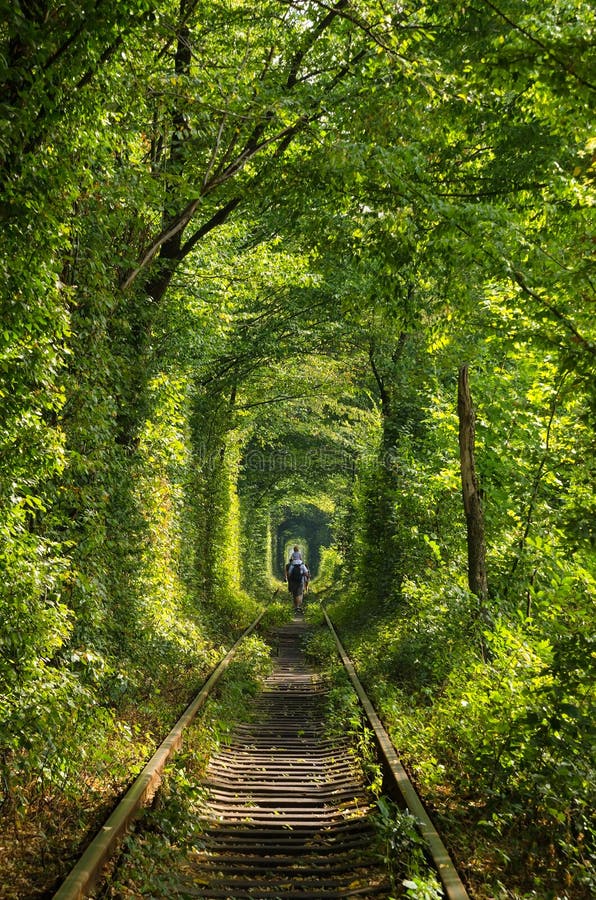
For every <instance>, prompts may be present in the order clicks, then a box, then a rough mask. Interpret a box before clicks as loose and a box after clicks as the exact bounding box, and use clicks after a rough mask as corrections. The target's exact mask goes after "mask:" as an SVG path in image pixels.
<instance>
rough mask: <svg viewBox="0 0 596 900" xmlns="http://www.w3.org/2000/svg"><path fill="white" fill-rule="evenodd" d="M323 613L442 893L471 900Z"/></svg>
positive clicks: (453, 898) (454, 899)
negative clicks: (439, 883)
mask: <svg viewBox="0 0 596 900" xmlns="http://www.w3.org/2000/svg"><path fill="white" fill-rule="evenodd" d="M323 614H324V616H325V621H326V622H327V626H328V627H329V629H330V631H331V633H332V635H333V637H334V639H335V643H336V645H337V650H338V653H339V656H340V658H341V661H342V663H343V665H344V668H345V670H346V672H347V674H348V677H349V679H350V681H351V682H352V686H353V688H354V690H355V691H356V693H357V695H358V699H359V700H360V703H361V705H362V708H363V710H364V712H365V714H366V718H367V719H368V722H369V724H370V726H371V728H372V729H373V731H374V733H375V737H376V741H377V745H378V748H379V751H380V753H381V756H382V758H383V761H384V763H385V767H386V771H387V772H388V773H390V775H391V777H392V779H393V780H394V784H395V787H396V788H397V791H398V793H399V795H400V796H401V798H402V799H403V802H404V804H405V805H406V807H407V808H408V809H409V810H410V812H411V813H412V815H413V816H415V817H416V819H417V820H418V823H419V824H418V827H419V830H420V833H421V834H422V836H423V838H424V839H425V841H426V844H427V846H428V849H429V852H430V855H431V857H432V860H433V863H434V865H435V867H436V869H437V872H438V874H439V877H440V879H441V881H442V883H443V888H444V890H445V896H446V897H447V900H470V898H469V895H468V892H467V891H466V889H465V887H464V885H463V882H462V880H461V878H460V877H459V875H458V873H457V869H456V868H455V865H454V863H453V860H452V859H451V857H450V855H449V853H448V851H447V848H446V847H445V845H444V843H443V841H442V840H441V838H440V837H439V834H438V832H437V830H436V828H435V826H434V825H433V823H432V821H431V819H430V816H429V815H428V813H427V812H426V810H425V808H424V806H423V805H422V802H421V800H420V798H419V796H418V794H417V793H416V790H415V788H414V786H413V784H412V782H411V781H410V779H409V778H408V775H407V773H406V771H405V769H404V767H403V766H402V764H401V763H400V761H399V758H398V756H397V753H396V750H395V747H394V746H393V744H392V743H391V740H390V738H389V735H388V734H387V732H386V731H385V729H384V727H383V725H382V723H381V720H380V719H379V717H378V715H377V714H376V712H375V710H374V708H373V705H372V703H371V702H370V700H369V699H368V696H367V694H366V691H365V690H364V688H363V686H362V684H361V682H360V679H359V678H358V675H357V674H356V670H355V668H354V665H353V663H352V661H351V660H350V658H349V656H348V654H347V653H346V651H345V649H344V647H343V645H342V643H341V641H340V639H339V637H338V635H337V632H336V630H335V628H334V627H333V623H332V622H331V619H330V618H329V616H328V614H327V611H326V610H325V609H323Z"/></svg>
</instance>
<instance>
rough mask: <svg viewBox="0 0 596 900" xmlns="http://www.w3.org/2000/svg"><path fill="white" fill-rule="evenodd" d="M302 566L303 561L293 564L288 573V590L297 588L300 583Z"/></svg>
mask: <svg viewBox="0 0 596 900" xmlns="http://www.w3.org/2000/svg"><path fill="white" fill-rule="evenodd" d="M302 566H303V563H301V562H300V563H297V564H296V565H293V566H292V567H291V569H290V572H289V574H288V587H289V588H290V590H292V588H299V587H300V586H301V584H302Z"/></svg>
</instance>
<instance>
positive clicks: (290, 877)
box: [188, 620, 390, 900]
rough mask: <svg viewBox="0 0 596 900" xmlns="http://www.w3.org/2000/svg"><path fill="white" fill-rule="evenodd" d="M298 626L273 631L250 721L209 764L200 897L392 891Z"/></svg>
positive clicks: (365, 803) (363, 795)
mask: <svg viewBox="0 0 596 900" xmlns="http://www.w3.org/2000/svg"><path fill="white" fill-rule="evenodd" d="M304 628H305V626H304V623H303V621H300V620H298V621H295V622H294V623H292V625H290V626H288V627H286V628H284V629H282V630H280V632H279V640H280V654H279V657H278V658H277V661H276V667H275V670H274V672H273V674H272V675H271V676H269V678H268V679H267V681H266V683H265V686H264V690H263V691H262V693H261V694H260V695H259V697H258V698H257V699H256V700H255V702H254V708H253V720H252V721H251V722H250V724H247V725H239V726H237V727H236V729H235V731H234V733H233V734H232V739H231V742H230V743H229V744H228V745H227V746H226V747H225V748H223V749H222V750H221V751H220V752H219V753H217V754H216V755H215V756H214V757H213V758H212V759H211V761H210V763H209V767H208V769H207V779H206V785H207V787H208V789H209V797H208V801H207V803H206V807H205V819H204V821H205V825H206V828H207V831H206V835H205V844H206V846H205V849H204V851H203V852H202V853H200V854H197V856H196V857H195V860H194V865H193V868H194V879H193V880H194V882H195V884H196V883H197V882H199V884H200V887H197V888H196V890H197V891H198V893H197V896H201V897H204V898H211V897H222V898H229V897H234V898H239V900H240V898H251V897H252V898H253V900H254V898H255V897H259V898H268V897H284V898H291V897H302V898H304V897H310V898H313V900H314V898H328V897H355V896H367V897H372V896H382V897H387V896H389V893H388V892H389V888H390V884H389V879H388V877H387V873H386V871H385V870H384V868H383V867H382V865H381V863H380V855H379V853H375V848H374V844H375V829H374V827H373V825H372V823H371V821H370V813H371V810H372V797H371V795H370V793H369V791H368V789H367V786H366V784H365V782H364V778H363V776H362V773H361V772H359V771H358V769H357V768H356V766H355V765H354V762H353V760H352V757H351V754H350V749H349V743H348V741H347V740H341V739H338V740H330V739H328V738H327V737H326V730H325V708H324V704H325V695H326V691H325V688H324V686H323V684H322V683H321V679H320V677H319V676H318V675H317V674H316V673H315V672H313V671H312V670H311V669H310V668H309V667H308V666H307V665H306V663H305V661H304V655H303V653H302V651H301V649H300V643H301V639H302V637H303V634H304ZM191 883H192V882H191ZM191 883H190V884H189V885H188V887H191Z"/></svg>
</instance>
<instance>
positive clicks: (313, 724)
mask: <svg viewBox="0 0 596 900" xmlns="http://www.w3.org/2000/svg"><path fill="white" fill-rule="evenodd" d="M324 615H325V619H326V622H327V625H328V627H329V629H330V630H331V633H332V634H333V637H334V639H335V642H336V644H337V649H338V653H339V656H340V658H341V660H342V662H343V665H344V667H345V668H346V671H347V673H348V676H349V678H350V680H351V682H352V685H353V687H354V689H355V691H356V693H357V694H358V697H359V699H360V702H361V705H362V708H363V710H364V713H365V715H366V717H367V719H368V721H369V724H370V726H371V728H372V730H373V732H374V734H375V737H376V741H377V745H378V748H379V753H380V758H381V761H382V763H383V767H384V772H385V775H386V779H389V781H391V782H392V783H393V786H394V788H395V791H394V792H393V793H397V795H398V796H399V797H400V798H401V802H402V803H403V805H405V806H407V808H408V809H409V810H410V812H411V813H412V814H413V815H414V816H415V817H416V819H417V820H418V822H419V827H420V831H421V834H422V835H423V837H424V838H425V841H426V843H427V846H428V849H429V855H430V857H431V858H432V861H433V863H434V866H435V868H436V870H437V872H438V875H439V877H440V879H441V881H442V884H443V889H444V892H445V897H446V898H447V900H469V898H468V894H467V892H466V890H465V887H464V885H463V883H462V882H461V880H460V878H459V876H458V874H457V871H456V869H455V867H454V865H453V862H452V860H451V859H450V857H449V854H448V852H447V850H446V848H445V846H444V844H443V842H442V841H441V839H440V837H439V835H438V833H437V831H436V829H435V828H434V826H433V824H432V822H431V820H430V818H429V816H428V815H427V813H426V811H425V809H424V807H423V805H422V803H421V801H420V799H419V798H418V796H417V794H416V792H415V790H414V788H413V786H412V784H411V782H410V781H409V779H408V777H407V774H406V772H405V771H404V769H403V767H402V766H401V764H400V762H399V759H398V757H397V754H396V752H395V749H394V748H393V746H392V744H391V742H390V740H389V737H388V736H387V734H386V732H385V730H384V729H383V726H382V724H381V722H380V720H379V719H378V716H377V715H376V713H375V711H374V708H373V707H372V704H371V703H370V700H369V699H368V697H367V695H366V693H365V691H364V688H363V687H362V685H361V683H360V681H359V679H358V677H357V675H356V672H355V670H354V667H353V665H352V663H351V661H350V660H349V657H348V656H347V654H346V652H345V650H344V648H343V646H342V644H341V642H340V640H339V638H338V635H337V633H336V631H335V629H334V627H333V624H332V622H331V620H330V619H329V617H328V615H327V613H326V612H324ZM261 617H262V614H261V616H259V617H258V618H257V619H256V620H255V621H254V622H253V623H252V625H251V626H249V628H247V629H246V631H245V632H244V633H243V635H242V636H241V638H240V639H239V640H238V641H237V643H236V644H235V645H234V647H233V648H232V649H231V650H230V652H229V653H228V654H227V656H226V657H225V658H224V659H223V660H222V662H221V663H220V664H219V666H218V667H217V668H216V669H215V671H214V672H213V674H212V675H211V676H210V678H209V679H208V681H207V682H206V683H205V685H204V687H203V688H202V690H201V691H200V692H199V694H198V695H197V697H196V698H195V700H194V701H193V702H192V703H191V704H190V706H189V707H188V709H187V710H186V712H185V713H184V715H183V716H182V718H181V719H180V720H179V722H178V723H177V724H176V726H175V727H174V729H172V731H171V732H170V734H169V735H168V737H167V738H166V740H165V741H164V743H163V744H162V745H161V747H160V748H159V749H158V750H157V751H156V753H155V754H154V756H153V757H152V759H151V760H150V762H149V763H148V764H147V766H146V767H145V769H144V770H143V772H142V773H141V775H140V776H139V777H138V779H137V781H136V782H135V783H134V784H133V785H132V787H131V788H130V789H129V791H128V792H127V794H126V795H125V797H124V798H123V800H122V802H121V804H119V806H118V807H117V808H116V810H115V811H114V813H112V815H111V816H110V818H109V819H108V821H107V822H106V824H105V825H104V826H103V828H102V829H101V831H100V832H99V834H98V835H97V836H96V838H95V839H94V840H93V842H92V843H91V844H90V846H89V847H88V848H87V850H86V851H85V853H84V854H83V856H82V857H81V859H80V861H79V863H77V865H76V866H75V867H74V869H73V870H72V871H71V873H70V875H69V876H68V877H67V879H66V880H65V882H64V883H63V885H62V886H61V888H60V889H59V890H58V892H57V893H56V894H55V896H54V900H79V898H81V900H82V898H84V897H86V896H88V894H89V893H90V891H91V890H92V888H93V886H94V885H95V884H96V883H97V882H98V880H99V879H100V876H101V871H102V868H103V866H104V863H105V862H106V861H107V859H108V858H109V857H110V856H111V855H112V854H113V853H114V851H115V849H116V847H117V846H118V844H119V842H120V839H121V838H122V836H123V835H124V833H125V832H126V830H127V829H128V828H129V827H130V826H131V823H132V822H133V820H134V819H135V817H136V816H138V815H139V812H140V810H141V809H142V807H143V806H144V805H146V804H147V803H148V802H149V800H150V798H151V797H152V796H153V794H154V793H155V791H156V790H157V788H158V786H159V782H160V780H161V773H162V771H163V768H164V766H165V764H166V762H167V760H168V759H169V758H170V756H171V755H172V754H173V753H174V751H175V749H176V748H177V747H178V746H179V744H180V742H181V739H182V733H183V731H184V728H185V727H186V726H187V725H188V724H189V723H190V722H191V721H192V719H193V718H194V716H195V715H196V713H197V711H198V710H199V709H200V707H201V706H202V705H203V704H204V702H205V700H206V699H207V696H208V694H209V692H210V691H211V690H212V689H213V687H214V686H215V684H216V683H217V681H218V680H219V678H220V677H221V676H222V674H223V672H224V671H225V669H226V668H227V666H228V665H229V663H230V661H231V660H232V658H233V656H234V654H235V652H236V649H237V647H238V645H239V644H240V642H241V640H242V639H243V638H244V637H245V636H246V635H247V634H249V633H250V632H251V631H252V630H254V628H256V626H257V625H258V623H259V621H260V619H261ZM305 628H306V626H305V624H304V621H303V620H302V619H301V618H299V617H296V618H295V619H294V621H293V622H292V623H291V624H290V625H288V626H286V627H285V628H282V629H279V630H278V636H279V654H278V657H277V660H276V666H275V669H274V671H273V673H272V675H270V676H269V678H268V679H267V681H266V683H265V685H264V689H263V691H262V692H261V693H260V694H259V695H258V696H257V697H256V698H255V700H254V709H253V716H252V719H251V721H250V722H249V723H247V724H239V725H237V726H236V728H235V730H234V731H233V733H232V736H231V740H230V742H229V743H228V744H226V746H225V747H223V748H222V749H221V750H220V751H219V752H218V753H216V754H215V755H214V756H213V757H212V758H211V760H210V762H209V766H208V769H207V773H206V780H205V783H206V787H207V788H208V792H209V796H208V800H207V801H206V804H205V808H204V813H203V816H202V818H203V822H204V828H205V835H204V838H205V849H204V851H202V852H201V853H197V854H196V855H193V861H192V867H191V869H190V870H188V871H186V873H185V876H184V877H185V883H184V885H183V884H182V882H181V889H182V888H184V896H196V897H201V898H205V900H207V898H228V900H229V898H233V900H242V898H249V897H251V898H253V900H255V898H258V900H265V898H268V897H271V898H274V897H281V896H283V897H284V900H285V898H288V900H290V898H293V897H302V898H306V897H308V898H311V900H314V898H321V900H322V898H326V897H344V896H345V897H350V896H361V897H362V896H365V897H373V896H381V897H388V896H390V886H389V881H388V876H387V873H386V871H384V869H383V867H382V866H381V864H380V862H379V859H380V857H379V854H378V853H376V852H375V848H374V844H375V829H374V826H373V824H372V822H371V813H372V806H373V801H372V798H371V795H370V792H369V790H368V788H367V786H366V784H365V783H364V779H363V777H362V774H361V773H360V772H359V771H358V770H357V768H356V767H355V766H354V764H353V763H352V762H351V757H350V754H349V750H348V745H347V743H346V742H345V741H344V740H342V739H338V740H330V739H329V738H328V737H327V736H326V730H325V722H324V715H325V714H324V702H325V686H324V685H323V683H322V681H321V678H320V676H319V675H318V674H317V673H316V672H314V671H313V670H312V669H310V668H309V667H308V666H307V664H306V662H305V659H304V654H303V651H302V649H301V643H302V637H303V635H304V631H305Z"/></svg>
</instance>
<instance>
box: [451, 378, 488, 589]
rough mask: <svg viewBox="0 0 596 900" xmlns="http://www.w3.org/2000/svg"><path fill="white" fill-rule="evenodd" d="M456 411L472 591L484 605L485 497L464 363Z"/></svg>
mask: <svg viewBox="0 0 596 900" xmlns="http://www.w3.org/2000/svg"><path fill="white" fill-rule="evenodd" d="M457 414H458V417H459V460H460V466H461V483H462V494H463V501H464V511H465V514H466V526H467V532H468V584H469V586H470V590H471V591H472V592H473V593H474V594H476V596H477V597H479V598H480V601H481V607H483V606H484V605H485V603H486V601H487V599H488V579H487V576H486V543H485V539H484V515H483V511H482V500H481V498H480V491H479V488H478V477H477V475H476V463H475V460H474V437H475V426H476V416H475V413H474V406H473V404H472V397H471V394H470V382H469V377H468V367H467V366H461V368H460V370H459V378H458V384H457Z"/></svg>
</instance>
